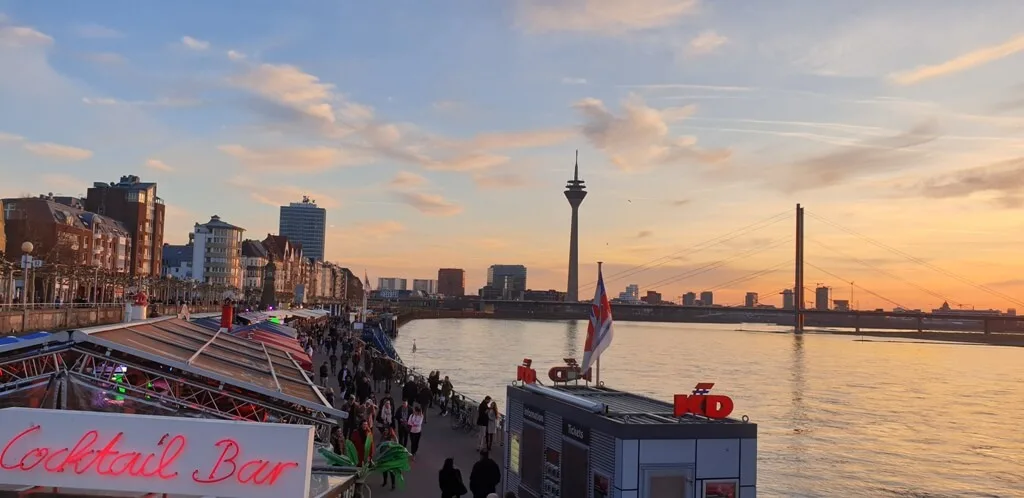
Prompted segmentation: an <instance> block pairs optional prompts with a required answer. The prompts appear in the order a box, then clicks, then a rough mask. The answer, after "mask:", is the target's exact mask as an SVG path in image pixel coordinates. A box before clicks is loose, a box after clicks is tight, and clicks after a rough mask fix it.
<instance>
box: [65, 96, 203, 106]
mask: <svg viewBox="0 0 1024 498" xmlns="http://www.w3.org/2000/svg"><path fill="white" fill-rule="evenodd" d="M82 103H83V104H86V105H96V106H134V107H191V106H196V105H199V104H201V103H202V101H200V100H199V99H187V98H168V97H161V98H158V99H155V100H120V99H114V98H110V97H83V98H82Z"/></svg>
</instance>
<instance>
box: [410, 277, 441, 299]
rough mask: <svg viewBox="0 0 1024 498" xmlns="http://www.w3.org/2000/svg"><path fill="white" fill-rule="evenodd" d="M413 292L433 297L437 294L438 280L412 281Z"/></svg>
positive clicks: (423, 279)
mask: <svg viewBox="0 0 1024 498" xmlns="http://www.w3.org/2000/svg"><path fill="white" fill-rule="evenodd" d="M412 290H414V291H418V292H422V293H424V294H427V295H428V296H432V295H434V294H437V280H433V279H428V278H417V279H415V280H413V281H412Z"/></svg>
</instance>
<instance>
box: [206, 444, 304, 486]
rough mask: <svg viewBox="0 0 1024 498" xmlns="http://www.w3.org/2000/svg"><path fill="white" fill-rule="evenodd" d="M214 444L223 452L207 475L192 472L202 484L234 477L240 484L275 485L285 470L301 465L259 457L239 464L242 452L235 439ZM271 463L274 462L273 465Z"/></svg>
mask: <svg viewBox="0 0 1024 498" xmlns="http://www.w3.org/2000/svg"><path fill="white" fill-rule="evenodd" d="M214 446H217V447H219V448H221V452H220V456H219V457H217V461H216V462H214V464H213V468H211V469H210V472H209V473H206V474H205V477H203V476H204V473H201V472H199V470H196V471H195V472H192V480H193V481H195V482H198V483H200V484H213V483H218V482H223V481H226V480H228V479H230V478H232V477H234V478H235V480H236V481H238V483H239V484H252V485H254V486H273V485H274V483H276V482H277V480H278V479H280V478H281V474H283V473H284V471H286V470H288V469H294V468H298V467H299V464H298V463H296V462H272V461H270V460H259V459H257V460H249V461H247V462H245V463H242V464H241V465H239V464H238V456H239V454H241V447H240V446H239V444H238V443H237V442H236V441H235V440H233V439H221V440H220V441H217V444H215V445H214ZM271 464H273V466H272V467H271ZM229 468H230V470H229ZM268 468H269V471H268V470H267V469H268Z"/></svg>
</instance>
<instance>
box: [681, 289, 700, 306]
mask: <svg viewBox="0 0 1024 498" xmlns="http://www.w3.org/2000/svg"><path fill="white" fill-rule="evenodd" d="M696 305H697V294H696V293H695V292H687V293H686V294H683V306H696Z"/></svg>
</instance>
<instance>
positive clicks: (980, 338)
mask: <svg viewBox="0 0 1024 498" xmlns="http://www.w3.org/2000/svg"><path fill="white" fill-rule="evenodd" d="M440 318H477V319H491V320H544V321H551V320H573V319H577V320H580V319H582V320H585V319H586V317H583V318H566V317H565V316H556V315H554V314H546V313H535V314H534V313H530V314H527V313H515V314H508V313H500V314H499V313H488V312H484V311H469V310H465V311H463V310H423V309H417V310H408V311H404V312H399V314H398V326H399V329H401V327H402V326H404V325H405V324H407V323H409V322H411V321H413V320H429V319H440ZM618 321H620V322H659V323H661V322H664V321H662V320H644V319H639V320H637V319H635V317H630V318H629V319H628V320H625V319H619V320H618ZM665 323H716V324H724V323H734V324H739V323H750V322H736V321H715V320H708V321H693V322H678V321H672V322H665ZM769 325H781V326H785V325H786V324H782V323H770V324H769ZM808 333H813V334H833V335H849V336H861V337H877V338H885V339H913V340H919V341H938V342H954V343H970V344H987V345H991V346H1014V347H1024V334H1013V333H994V334H984V333H981V332H938V331H927V330H926V331H921V332H917V331H913V330H890V331H884V330H871V331H865V330H860V331H856V330H834V329H833V330H814V331H808Z"/></svg>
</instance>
